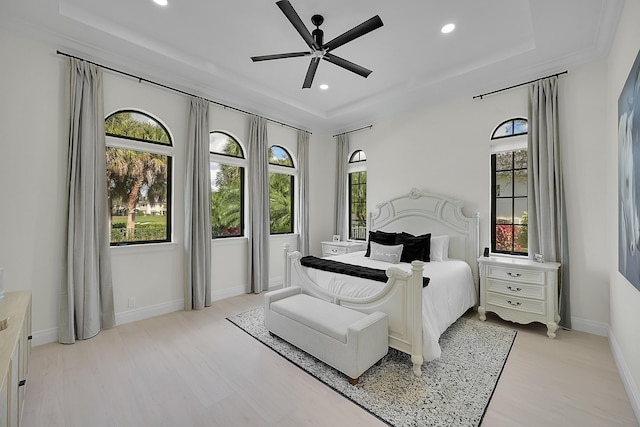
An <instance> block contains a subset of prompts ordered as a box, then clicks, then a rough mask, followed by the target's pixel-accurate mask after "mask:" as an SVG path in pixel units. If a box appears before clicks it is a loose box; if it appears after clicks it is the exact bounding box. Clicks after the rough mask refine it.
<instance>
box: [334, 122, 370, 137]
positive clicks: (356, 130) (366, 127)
mask: <svg viewBox="0 0 640 427" xmlns="http://www.w3.org/2000/svg"><path fill="white" fill-rule="evenodd" d="M372 127H373V125H369V126H364V127H361V128H358V129H354V130H348V131H346V132H342V133H338V134H336V135H333V137H334V138H335V137H336V136H340V135H347V134H350V133H354V132H358V131H361V130H365V129H371V128H372Z"/></svg>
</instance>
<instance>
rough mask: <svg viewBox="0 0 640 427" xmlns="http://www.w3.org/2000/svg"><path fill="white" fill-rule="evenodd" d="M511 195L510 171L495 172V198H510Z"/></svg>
mask: <svg viewBox="0 0 640 427" xmlns="http://www.w3.org/2000/svg"><path fill="white" fill-rule="evenodd" d="M512 195H513V185H512V173H511V171H506V172H496V197H511V196H512Z"/></svg>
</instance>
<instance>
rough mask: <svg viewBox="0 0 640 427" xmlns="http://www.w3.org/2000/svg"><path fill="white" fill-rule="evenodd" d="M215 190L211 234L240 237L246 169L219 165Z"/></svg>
mask: <svg viewBox="0 0 640 427" xmlns="http://www.w3.org/2000/svg"><path fill="white" fill-rule="evenodd" d="M219 166H220V169H219V171H218V173H217V174H216V177H215V181H214V182H215V190H212V191H211V234H212V236H213V237H217V236H239V235H241V234H242V197H243V191H242V187H243V175H244V168H242V167H239V166H231V165H219Z"/></svg>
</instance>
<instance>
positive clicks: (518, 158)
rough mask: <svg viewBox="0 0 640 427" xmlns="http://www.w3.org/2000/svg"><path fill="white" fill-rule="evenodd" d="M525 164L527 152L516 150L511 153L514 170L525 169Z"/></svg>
mask: <svg viewBox="0 0 640 427" xmlns="http://www.w3.org/2000/svg"><path fill="white" fill-rule="evenodd" d="M527 163H528V161H527V150H517V151H514V152H513V168H514V169H526V168H527Z"/></svg>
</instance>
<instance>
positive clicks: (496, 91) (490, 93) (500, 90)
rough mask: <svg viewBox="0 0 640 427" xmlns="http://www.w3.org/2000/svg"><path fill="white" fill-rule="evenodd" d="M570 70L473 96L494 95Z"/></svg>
mask: <svg viewBox="0 0 640 427" xmlns="http://www.w3.org/2000/svg"><path fill="white" fill-rule="evenodd" d="M568 72H569V71H566V70H565V71H562V72H561V73H556V74H551V75H550V76H547V77H540V78H539V79H535V80H531V81H530V82H526V83H520V84H517V85H513V86H509V87H505V88H502V89H498V90H494V91H493V92H487V93H483V94H482V95H476V96H474V97H473V99H476V98H480V99H482V97H484V96H487V95H493V94H494V93H498V92H504V91H505V90H509V89H514V88H516V87H520V86H525V85H528V84H530V83H534V82H537V81H539V80H544V79H548V78H549V77H557V76H560V75H562V74H567V73H568Z"/></svg>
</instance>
